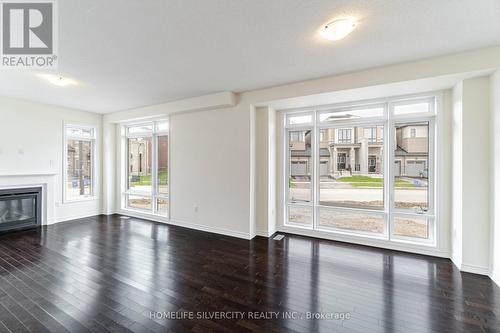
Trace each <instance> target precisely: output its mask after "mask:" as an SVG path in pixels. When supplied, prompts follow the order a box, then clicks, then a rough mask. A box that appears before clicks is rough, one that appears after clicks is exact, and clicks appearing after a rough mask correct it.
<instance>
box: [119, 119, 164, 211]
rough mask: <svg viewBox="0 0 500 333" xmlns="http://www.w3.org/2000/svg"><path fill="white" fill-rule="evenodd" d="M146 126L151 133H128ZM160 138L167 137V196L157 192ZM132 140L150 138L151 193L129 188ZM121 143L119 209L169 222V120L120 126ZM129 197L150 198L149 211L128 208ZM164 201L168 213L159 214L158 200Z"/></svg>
mask: <svg viewBox="0 0 500 333" xmlns="http://www.w3.org/2000/svg"><path fill="white" fill-rule="evenodd" d="M164 122H166V123H167V128H166V129H164V130H160V129H159V124H160V123H164ZM141 125H144V126H148V125H152V130H151V131H143V132H137V133H130V132H129V128H130V127H136V126H141ZM160 136H167V138H168V145H167V168H168V178H167V182H168V184H167V186H168V194H166V193H160V192H159V190H158V187H159V184H158V178H159V173H158V146H159V144H158V140H159V137H160ZM133 138H151V154H152V155H151V163H152V166H151V193H148V192H144V191H140V190H133V189H130V188H129V173H130V151H129V143H128V140H129V139H133ZM122 142H123V144H124V149H123V150H122V153H123V154H124V155H125V158H122V161H123V163H124V167H123V169H122V170H124V173H123V177H124V180H123V183H122V184H123V186H122V189H121V192H122V203H121V209H123V210H128V211H131V212H135V213H139V214H148V215H153V216H159V217H161V218H165V219H167V220H170V216H171V204H170V198H171V194H170V177H171V176H170V175H171V172H170V156H171V154H170V118H168V117H167V118H164V117H163V118H160V119H155V120H151V121H148V122H132V123H126V124H123V125H122ZM129 196H140V197H145V198H150V199H151V209H140V208H134V207H130V206H129V204H128V199H129ZM159 199H162V200H166V201H167V202H168V211H167V214H166V215H165V214H161V213H159V210H158V200H159Z"/></svg>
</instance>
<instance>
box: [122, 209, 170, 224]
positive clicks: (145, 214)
mask: <svg viewBox="0 0 500 333" xmlns="http://www.w3.org/2000/svg"><path fill="white" fill-rule="evenodd" d="M121 212H123V213H124V214H126V213H130V214H131V215H134V214H135V215H137V217H139V218H141V217H149V218H152V217H156V218H160V219H161V220H162V221H165V222H168V221H169V220H170V219H169V216H168V215H161V214H155V213H152V212H150V211H144V210H140V209H133V208H122V209H121Z"/></svg>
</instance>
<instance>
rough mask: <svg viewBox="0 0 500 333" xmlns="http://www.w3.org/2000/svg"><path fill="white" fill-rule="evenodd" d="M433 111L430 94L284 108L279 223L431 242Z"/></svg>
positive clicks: (433, 212)
mask: <svg viewBox="0 0 500 333" xmlns="http://www.w3.org/2000/svg"><path fill="white" fill-rule="evenodd" d="M435 112H436V97H435V96H426V97H423V98H417V99H404V98H391V99H387V100H380V101H376V102H375V103H373V104H363V105H360V106H340V107H333V108H332V107H328V108H324V107H319V108H318V109H317V110H315V111H307V112H304V111H300V112H298V113H297V112H296V111H293V112H286V111H285V112H284V122H283V125H284V127H285V139H286V140H289V141H288V144H286V145H285V146H284V147H286V151H285V152H284V157H285V158H284V162H285V180H284V185H285V188H284V200H285V205H284V207H283V209H284V224H285V225H286V226H290V227H298V228H306V229H312V230H318V231H323V232H332V233H343V234H350V235H359V236H364V237H373V238H381V239H385V240H387V241H394V242H410V243H418V244H423V245H431V246H433V245H435V240H436V238H437V237H436V206H435V203H434V197H435V196H434V183H435V169H436V168H435V155H434V151H435V148H434V147H435V143H434V142H435V140H434V137H435ZM297 115H300V118H299V116H297ZM297 119H302V120H304V121H298V120H297ZM296 137H303V138H304V140H303V143H302V144H293V139H294V138H296ZM384 138H385V139H384Z"/></svg>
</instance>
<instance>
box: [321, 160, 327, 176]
mask: <svg viewBox="0 0 500 333" xmlns="http://www.w3.org/2000/svg"><path fill="white" fill-rule="evenodd" d="M319 174H320V175H321V176H328V174H329V173H328V161H321V163H320V165H319Z"/></svg>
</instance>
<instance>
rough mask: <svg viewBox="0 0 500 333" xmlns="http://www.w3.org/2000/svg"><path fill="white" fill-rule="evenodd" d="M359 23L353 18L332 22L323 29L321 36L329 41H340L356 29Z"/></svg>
mask: <svg viewBox="0 0 500 333" xmlns="http://www.w3.org/2000/svg"><path fill="white" fill-rule="evenodd" d="M356 25H357V21H356V20H355V19H353V18H342V19H338V20H334V21H331V22H329V23H327V24H325V25H324V26H323V27H322V28H321V36H322V37H323V38H325V39H328V40H340V39H342V38H344V37H345V36H347V35H349V34H350V33H351V32H352V31H353V30H354V28H356Z"/></svg>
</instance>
